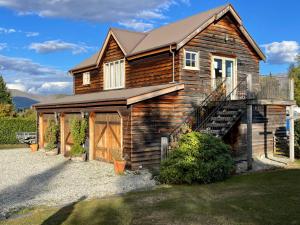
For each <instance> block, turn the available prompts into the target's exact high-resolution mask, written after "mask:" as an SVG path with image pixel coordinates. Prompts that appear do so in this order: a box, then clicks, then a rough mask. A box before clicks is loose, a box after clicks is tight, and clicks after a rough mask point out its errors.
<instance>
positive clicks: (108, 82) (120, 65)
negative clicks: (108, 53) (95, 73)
mask: <svg viewBox="0 0 300 225" xmlns="http://www.w3.org/2000/svg"><path fill="white" fill-rule="evenodd" d="M124 87H125V61H124V59H121V60H117V61H114V62H108V63H105V64H104V89H105V90H108V89H118V88H124Z"/></svg>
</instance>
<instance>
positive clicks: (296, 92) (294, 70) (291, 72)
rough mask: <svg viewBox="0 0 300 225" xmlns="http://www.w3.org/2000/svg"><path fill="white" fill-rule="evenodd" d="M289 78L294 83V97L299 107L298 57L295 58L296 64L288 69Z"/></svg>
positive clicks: (299, 67) (299, 58)
mask: <svg viewBox="0 0 300 225" xmlns="http://www.w3.org/2000/svg"><path fill="white" fill-rule="evenodd" d="M289 77H291V78H293V79H294V81H295V87H294V95H295V100H296V103H297V105H298V106H300V55H298V56H297V58H296V63H295V64H292V65H291V66H290V68H289Z"/></svg>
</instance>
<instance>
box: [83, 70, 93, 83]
mask: <svg viewBox="0 0 300 225" xmlns="http://www.w3.org/2000/svg"><path fill="white" fill-rule="evenodd" d="M90 84H91V73H90V72H84V73H83V74H82V85H84V86H86V85H90Z"/></svg>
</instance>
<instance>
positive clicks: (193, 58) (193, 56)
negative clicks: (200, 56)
mask: <svg viewBox="0 0 300 225" xmlns="http://www.w3.org/2000/svg"><path fill="white" fill-rule="evenodd" d="M192 60H194V61H195V60H196V54H195V53H193V54H192Z"/></svg>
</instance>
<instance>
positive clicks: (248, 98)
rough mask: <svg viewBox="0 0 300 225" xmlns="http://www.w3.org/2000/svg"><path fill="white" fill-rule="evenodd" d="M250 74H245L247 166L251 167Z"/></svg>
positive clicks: (249, 168)
mask: <svg viewBox="0 0 300 225" xmlns="http://www.w3.org/2000/svg"><path fill="white" fill-rule="evenodd" d="M252 108H253V107H252V76H251V75H250V74H248V76H247V167H248V170H251V169H252V110H253V109H252Z"/></svg>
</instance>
